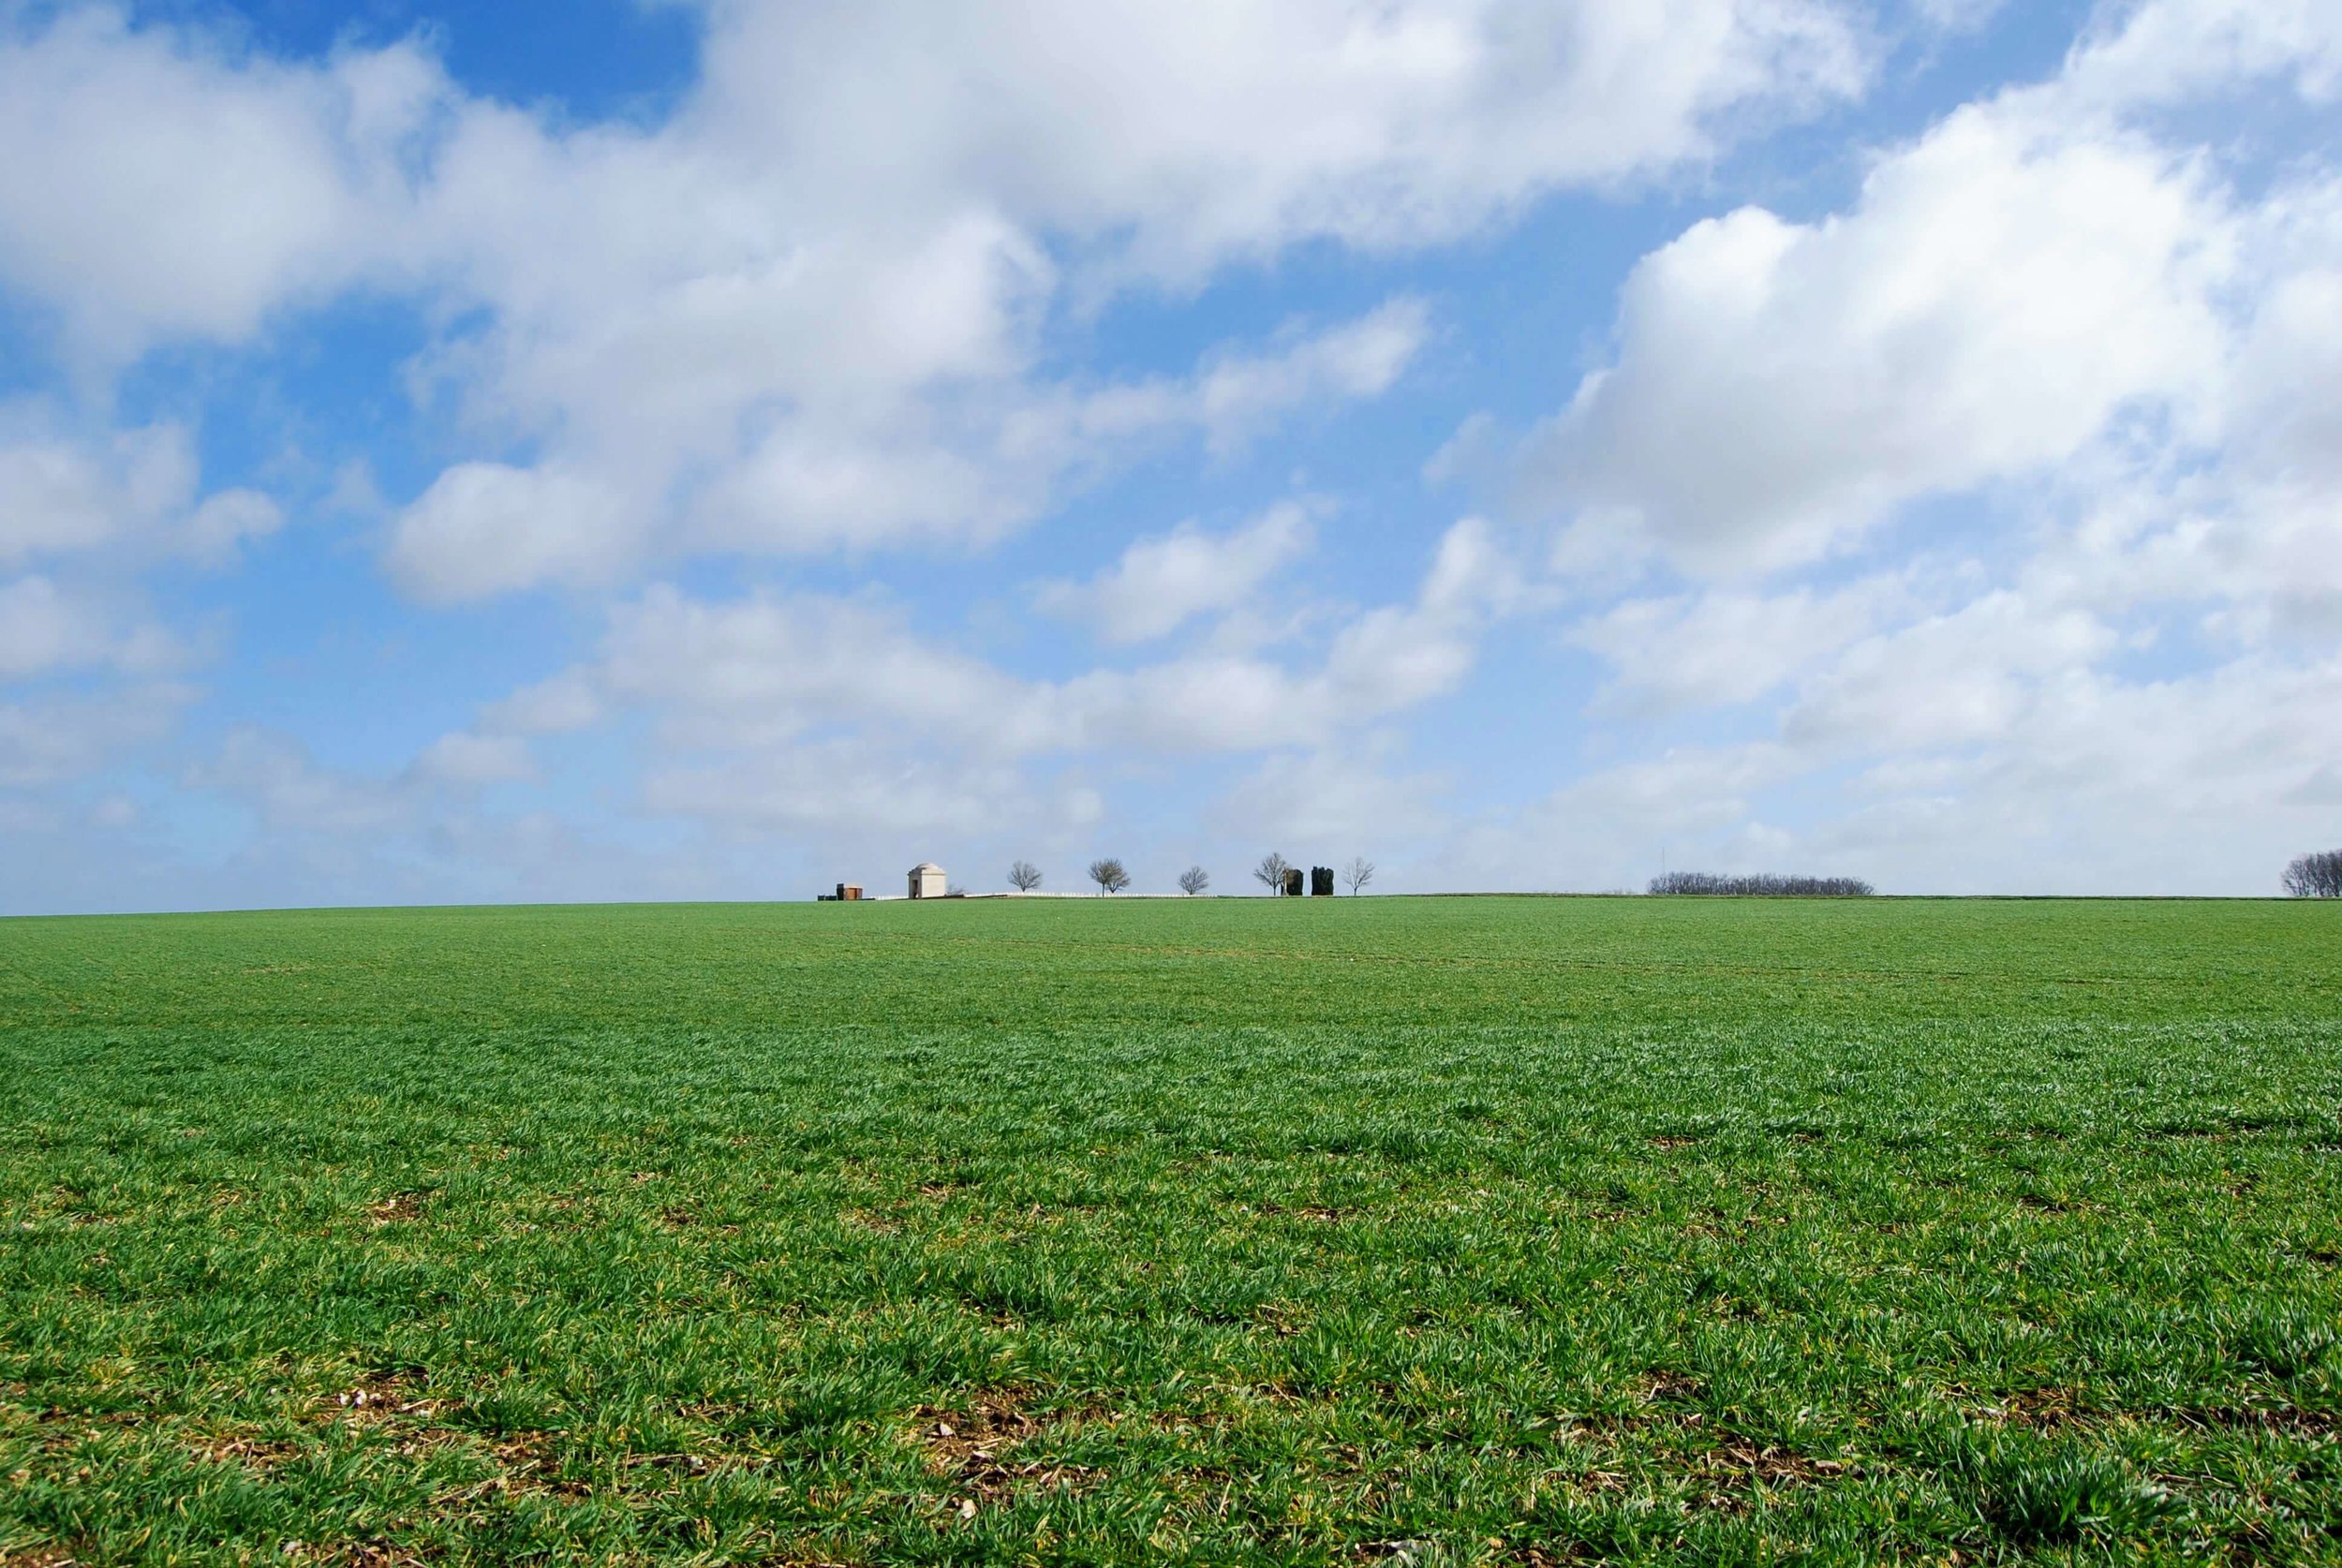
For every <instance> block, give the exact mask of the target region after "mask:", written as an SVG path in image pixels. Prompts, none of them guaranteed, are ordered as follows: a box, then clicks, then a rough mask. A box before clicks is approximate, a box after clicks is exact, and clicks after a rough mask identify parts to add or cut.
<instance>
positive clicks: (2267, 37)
mask: <svg viewBox="0 0 2342 1568" xmlns="http://www.w3.org/2000/svg"><path fill="white" fill-rule="evenodd" d="M2270 78H2277V79H2279V80H2280V81H2281V82H2282V83H2283V84H2284V85H2286V86H2289V87H2290V88H2291V90H2293V91H2294V92H2296V93H2298V94H2300V95H2301V96H2303V97H2305V98H2307V99H2309V100H2311V101H2312V102H2330V101H2332V100H2333V99H2334V98H2335V96H2336V95H2337V94H2342V12H2337V11H2336V10H2335V7H2334V6H2333V4H2332V3H2331V0H2152V3H2151V4H2145V5H2138V6H2134V7H2128V8H2124V9H2110V10H2108V11H2107V12H2106V19H2105V20H2104V22H2102V24H2101V30H2100V33H2099V35H2098V36H2097V37H2094V38H2092V39H2091V40H2090V41H2089V42H2088V43H2087V44H2086V45H2085V46H2084V47H2083V48H2081V49H2078V50H2077V51H2076V52H2075V56H2074V59H2073V61H2072V62H2071V64H2070V66H2069V67H2068V80H2069V82H2070V84H2071V86H2072V88H2073V90H2074V91H2075V93H2076V94H2077V96H2082V97H2084V98H2086V99H2089V100H2092V101H2095V102H2099V103H2106V104H2112V105H2115V106H2120V107H2132V106H2140V105H2160V104H2172V103H2180V102H2185V101H2186V100H2188V99H2190V98H2195V97H2200V96H2214V95H2224V94H2232V93H2234V92H2236V91H2238V90H2239V89H2240V88H2242V87H2244V86H2245V85H2246V84H2247V83H2251V82H2254V81H2266V80H2268V79H2270Z"/></svg>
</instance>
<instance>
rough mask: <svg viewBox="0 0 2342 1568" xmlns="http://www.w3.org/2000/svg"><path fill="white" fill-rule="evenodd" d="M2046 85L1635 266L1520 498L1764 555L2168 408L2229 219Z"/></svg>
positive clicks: (2212, 355) (2191, 173)
mask: <svg viewBox="0 0 2342 1568" xmlns="http://www.w3.org/2000/svg"><path fill="white" fill-rule="evenodd" d="M2049 101H2053V100H2043V99H2041V98H2039V97H2038V96H2032V95H2028V94H2016V95H2011V96H2007V97H2004V98H2002V99H1999V100H1996V101H1994V102H1993V103H1990V104H1987V105H1982V106H1972V107H1969V108H1965V109H1963V110H1960V111H1956V112H1955V113H1953V114H1952V115H1951V116H1950V117H1949V118H1948V119H1947V120H1945V121H1944V122H1943V123H1942V124H1941V125H1939V126H1936V127H1935V128H1934V129H1933V130H1931V131H1930V132H1928V133H1927V135H1926V136H1924V137H1923V138H1921V139H1920V141H1918V142H1917V143H1916V144H1914V145H1913V146H1911V147H1909V148H1906V149H1905V150H1903V151H1900V152H1897V153H1894V154H1891V155H1888V156H1887V157H1886V158H1884V159H1882V160H1881V161H1880V162H1879V163H1878V164H1877V165H1876V166H1875V168H1874V169H1873V170H1872V171H1871V173H1870V175H1869V177H1868V178H1867V180H1866V181H1865V182H1864V185H1863V189H1862V196H1861V200H1860V203H1859V204H1858V205H1857V207H1856V208H1855V209H1854V210H1853V211H1852V212H1851V213H1849V214H1845V215H1844V216H1841V217H1832V218H1829V219H1825V220H1823V221H1821V222H1818V223H1816V224H1810V225H1800V224H1791V223H1786V222H1784V221H1783V220H1782V219H1780V218H1778V217H1776V216H1774V215H1773V214H1771V213H1768V212H1765V211H1762V210H1761V209H1756V208H1745V209H1742V211H1740V212H1737V213H1733V214H1729V215H1728V216H1726V217H1723V218H1717V219H1712V220H1710V221H1707V222H1704V223H1701V224H1699V225H1697V226H1696V227H1694V228H1693V229H1690V230H1689V231H1688V232H1686V233H1685V234H1684V235H1682V237H1681V238H1680V239H1678V240H1676V241H1675V242H1674V243H1673V244H1669V245H1668V246H1667V247H1666V248H1664V249H1662V250H1660V251H1658V252H1656V253H1654V254H1653V255H1652V256H1650V257H1648V258H1646V259H1644V260H1643V262H1642V263H1641V264H1640V265H1639V266H1638V267H1637V269H1636V270H1635V273H1634V274H1633V276H1632V278H1631V279H1630V280H1629V282H1628V284H1627V286H1626V288H1625V290H1624V294H1623V299H1622V303H1621V308H1620V349H1619V355H1618V359H1617V362H1616V363H1615V364H1613V365H1612V366H1610V367H1608V368H1607V369H1605V370H1602V371H1600V372H1597V373H1596V374H1594V375H1593V376H1591V377H1588V378H1587V379H1586V381H1585V383H1584V385H1583V386H1582V387H1581V388H1580V389H1579V393H1578V396H1577V398H1576V400H1575V401H1574V402H1573V404H1572V405H1571V407H1569V409H1568V410H1567V412H1565V413H1564V414H1563V415H1562V416H1561V417H1560V418H1558V419H1557V420H1555V421H1554V422H1552V423H1551V424H1550V425H1549V427H1548V428H1547V429H1546V430H1545V431H1544V432H1542V433H1541V434H1540V435H1539V436H1537V437H1536V438H1535V440H1534V442H1533V444H1532V453H1531V458H1530V462H1531V466H1532V468H1533V471H1534V474H1535V476H1536V477H1535V480H1534V491H1533V492H1532V493H1533V494H1534V496H1536V497H1537V498H1538V499H1539V500H1540V501H1541V502H1542V504H1544V505H1547V506H1549V507H1555V508H1580V509H1587V510H1589V511H1590V513H1591V514H1592V521H1591V523H1590V525H1592V526H1597V527H1621V526H1627V527H1633V528H1637V529H1639V530H1644V531H1647V533H1648V535H1649V537H1650V538H1651V539H1652V540H1653V541H1655V542H1656V543H1657V544H1658V545H1659V546H1660V547H1661V548H1662V549H1663V550H1665V551H1666V552H1667V553H1668V555H1670V556H1671V557H1672V558H1673V559H1674V560H1675V561H1677V562H1678V563H1680V564H1682V565H1683V566H1685V567H1687V568H1690V569H1692V570H1700V571H1719V570H1745V569H1749V568H1759V569H1762V568H1777V567H1781V566H1784V565H1788V564H1793V563H1797V562H1801V561H1808V560H1812V559H1814V558H1816V557H1818V556H1820V555H1824V554H1826V553H1827V552H1829V551H1830V550H1831V549H1832V548H1833V547H1836V546H1838V545H1841V544H1843V543H1845V542H1846V541H1847V540H1850V539H1852V538H1855V537H1858V536H1859V535H1860V534H1861V533H1862V532H1863V531H1864V530H1865V529H1867V528H1869V527H1871V526H1873V525H1875V524H1876V523H1877V522H1879V521H1880V520H1881V519H1883V518H1885V517H1888V516H1890V515H1891V514H1892V513H1893V512H1894V511H1895V510H1896V509H1898V508H1899V507H1901V506H1903V505H1904V504H1905V503H1907V502H1910V501H1912V500H1914V499H1917V498H1920V497H1921V496H1929V495H1934V494H1939V493H1946V492H1959V491H1964V490H1969V489H1973V488H1975V487H1977V486H1979V485H1982V484H1985V483H1987V482H1990V481H1998V480H2008V479H2018V478H2023V477H2026V476H2030V475H2033V474H2036V473H2038V472H2040V471H2042V470H2043V469H2044V468H2046V467H2047V466H2049V465H2052V464H2054V463H2056V462H2059V461H2060V460H2063V459H2066V458H2068V457H2071V456H2072V455H2073V454H2074V453H2076V452H2077V451H2080V450H2081V449H2082V448H2083V446H2084V445H2086V444H2087V443H2089V442H2091V441H2092V440H2094V439H2096V438H2097V437H2098V436H2100V435H2101V434H2102V433H2103V432H2105V430H2106V429H2107V427H2108V425H2109V423H2110V422H2112V420H2114V419H2115V418H2116V416H2117V415H2118V414H2120V413H2121V412H2122V411H2124V410H2125V409H2126V408H2127V407H2131V406H2133V405H2136V404H2139V403H2140V402H2142V400H2157V401H2158V402H2160V403H2161V404H2162V405H2163V406H2165V407H2167V408H2169V409H2170V411H2171V416H2172V418H2174V419H2175V420H2177V421H2179V422H2181V424H2182V426H2183V428H2184V427H2185V425H2186V422H2187V421H2188V420H2189V419H2190V418H2193V417H2197V410H2196V409H2195V408H2193V407H2190V400H2191V399H2192V398H2195V397H2197V396H2200V395H2201V393H2202V392H2205V391H2206V390H2208V389H2209V387H2210V386H2211V385H2212V383H2213V382H2214V380H2215V378H2216V372H2217V368H2218V364H2219V358H2220V353H2221V349H2222V347H2223V334H2222V329H2221V324H2220V322H2219V319H2218V318H2217V315H2216V312H2215V309H2214V306H2213V300H2212V297H2211V296H2212V291H2213V289H2214V288H2216V286H2217V285H2218V284H2219V283H2220V281H2221V280H2222V279H2223V278H2224V276H2225V275H2226V274H2227V271H2228V267H2229V264H2230V259H2231V258H2230V251H2231V245H2232V243H2233V232H2232V230H2233V221H2232V219H2231V216H2230V214H2228V213H2227V212H2226V211H2225V210H2224V208H2223V206H2222V204H2221V203H2220V201H2219V200H2218V199H2217V197H2216V195H2215V194H2214V193H2212V192H2211V191H2209V190H2207V189H2206V188H2205V185H2204V182H2203V180H2202V179H2201V176H2200V175H2199V174H2198V173H2197V172H2196V171H2195V170H2194V169H2193V168H2192V167H2191V166H2190V165H2189V163H2188V162H2187V161H2186V159H2184V158H2180V157H2175V156H2173V155H2171V154H2168V153H2166V152H2164V151H2162V150H2160V149H2158V148H2157V147H2156V146H2154V145H2153V144H2151V143H2148V142H2146V141H2142V140H2139V139H2137V138H2134V137H2131V136H2128V135H2126V134H2123V133H2120V132H2118V131H2115V130H2113V129H2111V128H2108V127H2104V126H2093V125H2083V126H2071V125H2068V124H2065V123H2063V122H2061V121H2059V120H2058V119H2056V118H2055V117H2054V116H2053V115H2052V114H2049V113H2047V112H2045V110H2046V109H2047V107H2048V103H2049Z"/></svg>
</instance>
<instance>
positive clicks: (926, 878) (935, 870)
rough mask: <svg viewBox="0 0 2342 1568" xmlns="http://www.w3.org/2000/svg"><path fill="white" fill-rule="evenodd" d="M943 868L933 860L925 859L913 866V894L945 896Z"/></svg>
mask: <svg viewBox="0 0 2342 1568" xmlns="http://www.w3.org/2000/svg"><path fill="white" fill-rule="evenodd" d="M943 892H944V881H943V868H942V867H941V866H940V865H936V864H935V862H933V861H931V860H923V861H921V862H920V863H919V864H918V865H914V866H912V868H911V896H912V897H913V898H941V897H942V896H943Z"/></svg>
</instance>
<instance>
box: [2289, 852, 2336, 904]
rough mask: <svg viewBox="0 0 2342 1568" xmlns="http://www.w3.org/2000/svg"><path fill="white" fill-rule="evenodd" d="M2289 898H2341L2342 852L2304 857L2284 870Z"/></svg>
mask: <svg viewBox="0 0 2342 1568" xmlns="http://www.w3.org/2000/svg"><path fill="white" fill-rule="evenodd" d="M2285 895H2286V896H2287V897H2289V898H2342V850H2328V851H2325V852H2324V853H2323V854H2315V855H2304V856H2302V857H2301V858H2300V859H2299V860H2296V861H2295V862H2294V863H2293V864H2292V865H2289V866H2287V867H2286V868H2285Z"/></svg>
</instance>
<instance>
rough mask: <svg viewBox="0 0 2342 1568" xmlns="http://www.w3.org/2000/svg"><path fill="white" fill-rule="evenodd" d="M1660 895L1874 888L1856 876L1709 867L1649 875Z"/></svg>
mask: <svg viewBox="0 0 2342 1568" xmlns="http://www.w3.org/2000/svg"><path fill="white" fill-rule="evenodd" d="M1651 891H1652V892H1653V893H1654V894H1662V895H1670V894H1671V895H1696V896H1707V897H1744V898H1749V897H1753V898H1868V897H1869V896H1870V895H1873V894H1875V893H1876V892H1877V891H1878V890H1877V889H1876V888H1875V887H1873V886H1871V884H1870V883H1868V882H1866V881H1864V880H1862V879H1861V878H1860V877H1782V876H1776V875H1774V874H1773V873H1772V872H1770V871H1760V872H1757V873H1756V875H1754V876H1744V877H1720V876H1718V875H1716V874H1715V873H1714V872H1712V871H1669V872H1667V873H1665V874H1664V875H1662V876H1657V877H1653V878H1652V879H1651Z"/></svg>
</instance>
